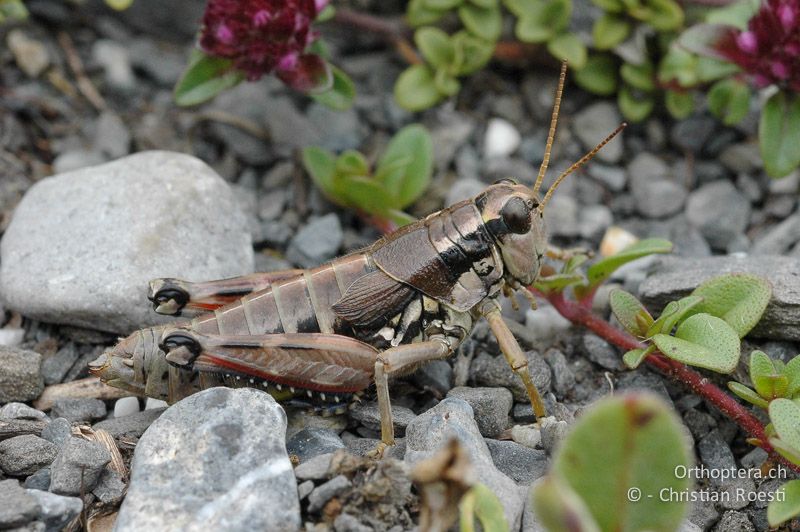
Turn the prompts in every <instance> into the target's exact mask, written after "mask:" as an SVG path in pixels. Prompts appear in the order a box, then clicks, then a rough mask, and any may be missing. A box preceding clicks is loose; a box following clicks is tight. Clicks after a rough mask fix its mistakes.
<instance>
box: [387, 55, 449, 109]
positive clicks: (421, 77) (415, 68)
mask: <svg viewBox="0 0 800 532" xmlns="http://www.w3.org/2000/svg"><path fill="white" fill-rule="evenodd" d="M394 98H395V100H397V103H398V105H400V107H402V108H404V109H406V110H408V111H422V110H423V109H427V108H428V107H431V106H433V105H435V104H436V102H438V101H439V100H441V99H442V95H441V94H440V93H439V91H438V89H437V88H436V83H435V81H434V79H433V71H432V70H431V69H430V67H428V66H427V65H412V66H410V67H408V68H407V69H405V70H404V71H403V73H402V74H400V77H398V78H397V82H396V83H395V85H394Z"/></svg>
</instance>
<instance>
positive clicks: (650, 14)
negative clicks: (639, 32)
mask: <svg viewBox="0 0 800 532" xmlns="http://www.w3.org/2000/svg"><path fill="white" fill-rule="evenodd" d="M646 4H647V14H646V15H644V16H643V17H642V20H644V21H645V22H647V23H648V24H650V25H651V26H652V27H654V28H655V29H657V30H659V31H672V30H677V29H678V28H680V27H681V26H682V25H683V10H682V9H681V6H680V5H678V4H677V3H676V2H674V1H673V0H646ZM637 18H638V17H637Z"/></svg>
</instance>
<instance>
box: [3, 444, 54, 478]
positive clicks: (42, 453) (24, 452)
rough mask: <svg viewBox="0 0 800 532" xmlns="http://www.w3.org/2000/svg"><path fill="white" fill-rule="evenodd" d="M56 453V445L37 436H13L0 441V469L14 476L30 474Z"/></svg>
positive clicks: (51, 459) (49, 460)
mask: <svg viewBox="0 0 800 532" xmlns="http://www.w3.org/2000/svg"><path fill="white" fill-rule="evenodd" d="M57 454H58V447H57V446H56V445H54V444H52V443H50V442H49V441H47V440H45V439H42V438H40V437H39V436H34V435H33V434H26V435H24V436H14V437H13V438H9V439H7V440H3V441H1V442H0V469H2V470H3V472H4V473H5V474H7V475H12V476H15V477H19V476H27V475H32V474H34V473H35V472H36V471H38V470H39V469H41V468H42V467H44V466H47V465H50V463H51V462H52V461H53V459H54V458H55V457H56V455H57Z"/></svg>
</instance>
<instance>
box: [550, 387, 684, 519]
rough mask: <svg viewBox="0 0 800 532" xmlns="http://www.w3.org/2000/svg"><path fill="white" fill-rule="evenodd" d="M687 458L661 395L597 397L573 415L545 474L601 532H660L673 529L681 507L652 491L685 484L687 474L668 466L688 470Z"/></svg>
mask: <svg viewBox="0 0 800 532" xmlns="http://www.w3.org/2000/svg"><path fill="white" fill-rule="evenodd" d="M690 456H691V453H690V448H689V444H688V441H687V438H686V436H685V435H684V429H683V428H682V426H681V422H680V420H679V419H678V417H677V416H676V415H675V414H674V412H673V411H672V410H671V409H670V408H669V407H668V406H667V405H666V404H664V402H663V400H662V399H660V398H658V397H657V396H655V395H654V394H650V393H632V394H626V395H622V396H616V397H611V398H607V399H602V400H600V401H598V402H597V403H595V404H594V405H593V406H592V407H590V408H589V409H587V410H586V411H585V412H584V413H583V414H582V415H581V417H580V418H579V419H577V420H576V422H575V424H574V426H573V427H572V430H571V432H570V433H569V434H568V435H567V437H566V438H565V439H564V440H563V442H562V443H561V446H560V448H559V449H558V451H557V453H556V456H555V457H554V459H553V466H552V467H553V469H552V471H553V473H552V474H553V476H555V477H556V478H558V480H560V481H563V482H565V483H566V484H568V485H569V487H570V488H571V489H572V490H573V491H574V492H575V493H576V494H577V495H578V496H579V497H580V498H581V500H582V501H583V503H584V504H585V505H586V507H587V508H588V509H589V512H590V513H591V515H592V516H593V517H594V520H595V522H596V523H597V525H598V526H599V528H600V530H653V531H665V532H666V531H671V530H677V529H678V527H679V525H680V523H681V521H682V520H683V516H684V513H685V511H686V509H687V507H686V506H687V505H686V503H685V502H675V501H666V500H662V499H661V497H659V493H660V492H662V490H667V491H669V492H671V493H673V492H674V493H682V492H684V490H688V489H689V487H690V479H688V478H687V476H686V475H676V474H675V471H676V470H677V469H678V468H681V467H687V468H688V467H689V465H690V463H691V462H690V460H691V458H690ZM633 488H635V489H636V490H640V491H639V492H636V491H635V490H634V491H632V489H633ZM631 493H634V494H635V493H641V498H640V500H638V501H636V500H632V499H631V497H630V494H631ZM572 529H573V528H570V530H572Z"/></svg>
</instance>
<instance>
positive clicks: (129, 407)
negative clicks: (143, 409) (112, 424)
mask: <svg viewBox="0 0 800 532" xmlns="http://www.w3.org/2000/svg"><path fill="white" fill-rule="evenodd" d="M138 413H139V398H138V397H123V398H121V399H117V400H116V401H115V402H114V419H117V418H121V417H125V416H130V415H133V414H138Z"/></svg>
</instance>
